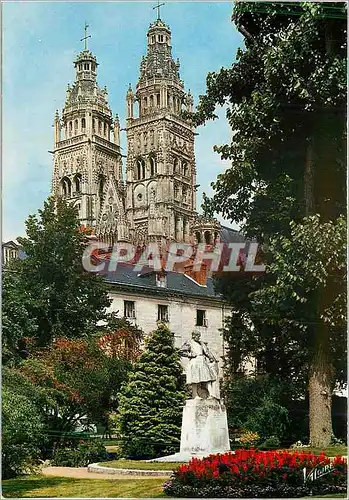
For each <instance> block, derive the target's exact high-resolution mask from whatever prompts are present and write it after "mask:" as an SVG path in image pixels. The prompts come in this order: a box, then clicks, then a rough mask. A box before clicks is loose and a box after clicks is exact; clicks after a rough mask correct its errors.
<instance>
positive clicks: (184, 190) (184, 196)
mask: <svg viewBox="0 0 349 500" xmlns="http://www.w3.org/2000/svg"><path fill="white" fill-rule="evenodd" d="M187 198H188V191H187V189H186V188H185V187H184V188H183V191H182V200H183V203H187V202H188V200H187Z"/></svg>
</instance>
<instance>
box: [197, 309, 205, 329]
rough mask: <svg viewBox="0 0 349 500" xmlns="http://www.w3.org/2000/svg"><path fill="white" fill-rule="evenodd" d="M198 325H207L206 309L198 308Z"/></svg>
mask: <svg viewBox="0 0 349 500" xmlns="http://www.w3.org/2000/svg"><path fill="white" fill-rule="evenodd" d="M196 326H207V318H206V311H204V310H202V309H197V310H196Z"/></svg>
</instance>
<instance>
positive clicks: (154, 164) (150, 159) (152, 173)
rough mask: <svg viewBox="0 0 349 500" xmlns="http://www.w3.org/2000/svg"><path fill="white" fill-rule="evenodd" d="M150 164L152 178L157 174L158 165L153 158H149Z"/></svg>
mask: <svg viewBox="0 0 349 500" xmlns="http://www.w3.org/2000/svg"><path fill="white" fill-rule="evenodd" d="M149 163H150V176H151V177H153V176H154V175H155V174H156V163H155V158H153V157H152V156H151V157H150V158H149Z"/></svg>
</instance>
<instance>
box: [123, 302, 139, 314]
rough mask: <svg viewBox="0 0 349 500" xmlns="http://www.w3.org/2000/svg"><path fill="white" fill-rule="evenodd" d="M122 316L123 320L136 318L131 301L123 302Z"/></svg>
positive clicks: (133, 304)
mask: <svg viewBox="0 0 349 500" xmlns="http://www.w3.org/2000/svg"><path fill="white" fill-rule="evenodd" d="M124 316H125V318H135V317H136V308H135V303H134V302H133V300H124Z"/></svg>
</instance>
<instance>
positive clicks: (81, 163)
mask: <svg viewBox="0 0 349 500" xmlns="http://www.w3.org/2000/svg"><path fill="white" fill-rule="evenodd" d="M87 27H88V26H85V38H83V40H84V41H85V48H84V50H83V51H82V52H81V53H80V54H79V55H78V56H77V58H76V60H75V62H74V67H75V72H76V77H75V82H74V83H73V85H72V86H70V85H69V84H68V88H67V93H66V101H65V105H64V108H63V110H62V116H61V117H60V116H59V113H58V111H56V115H55V119H54V171H53V180H52V191H53V193H54V194H56V195H59V196H63V197H64V198H65V199H67V200H68V201H69V202H71V203H73V204H74V206H77V207H78V210H79V217H80V220H81V224H82V225H85V226H92V227H94V228H95V232H96V234H97V236H99V237H100V238H101V239H104V240H106V241H110V242H113V241H114V240H116V239H121V240H123V239H127V234H126V233H127V230H126V226H125V227H123V226H122V224H121V225H120V226H119V227H117V219H119V220H120V219H121V220H125V213H124V203H123V190H124V188H123V183H122V162H121V153H120V140H119V130H120V127H119V121H118V118H117V117H116V118H114V119H113V117H112V111H111V109H110V107H109V104H108V92H107V89H106V88H105V87H104V88H103V89H101V88H100V87H99V86H98V84H97V67H98V63H97V60H96V57H95V56H94V55H93V54H92V52H90V51H89V50H88V49H87V38H89V37H90V35H89V36H86V30H87ZM112 132H113V133H112ZM118 233H119V234H118Z"/></svg>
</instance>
